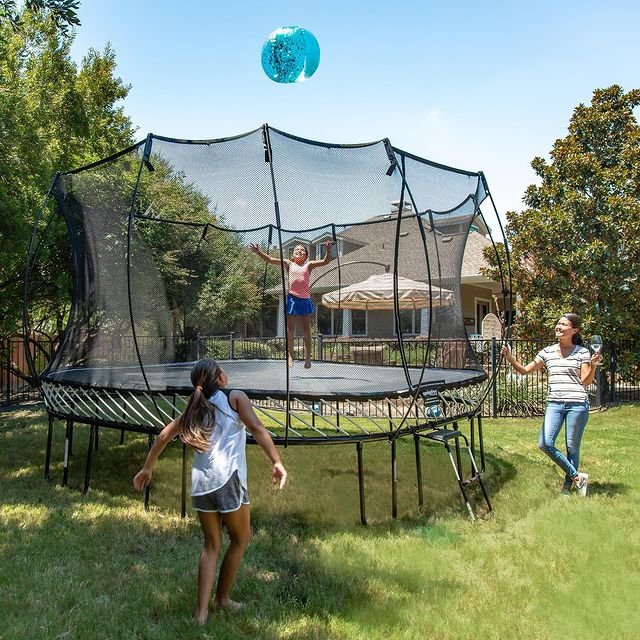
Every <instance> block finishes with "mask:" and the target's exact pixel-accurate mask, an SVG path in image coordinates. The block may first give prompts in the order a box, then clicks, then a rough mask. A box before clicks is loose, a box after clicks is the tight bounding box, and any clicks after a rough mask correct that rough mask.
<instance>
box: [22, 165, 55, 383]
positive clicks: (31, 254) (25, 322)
mask: <svg viewBox="0 0 640 640" xmlns="http://www.w3.org/2000/svg"><path fill="white" fill-rule="evenodd" d="M59 179H60V172H59V171H57V172H56V174H55V176H54V178H53V181H52V182H51V186H50V187H49V190H48V191H47V195H46V196H45V197H44V200H43V202H42V206H41V207H40V210H39V212H38V215H37V216H36V220H35V222H34V223H33V231H32V232H31V238H30V240H29V246H28V248H27V261H26V266H25V273H24V286H23V290H22V341H23V344H24V354H25V359H26V362H27V368H28V369H29V375H30V376H31V378H32V381H33V382H36V383H37V384H38V386H40V385H39V382H40V381H39V380H38V371H37V370H36V365H35V362H34V360H33V357H32V355H31V349H30V347H29V326H30V322H29V310H28V308H27V297H28V294H29V281H30V279H31V273H32V272H33V268H34V266H35V259H36V256H37V254H38V251H39V250H40V244H41V243H40V242H38V243H37V245H36V236H37V234H38V227H39V226H40V222H41V220H42V217H43V214H44V210H45V209H46V206H47V202H48V201H49V198H50V197H51V195H52V193H53V190H54V189H55V188H56V186H57V184H58V180H59ZM52 219H53V214H51V216H50V217H49V222H47V224H46V226H45V229H44V231H46V230H47V229H48V228H49V225H50V224H51V220H52Z"/></svg>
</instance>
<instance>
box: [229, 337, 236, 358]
mask: <svg viewBox="0 0 640 640" xmlns="http://www.w3.org/2000/svg"><path fill="white" fill-rule="evenodd" d="M234 359H235V340H234V339H233V331H232V332H231V333H230V334H229V360H234Z"/></svg>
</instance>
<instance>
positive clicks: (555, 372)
mask: <svg viewBox="0 0 640 640" xmlns="http://www.w3.org/2000/svg"><path fill="white" fill-rule="evenodd" d="M556 338H557V339H558V342H557V344H552V345H551V346H549V347H545V348H544V349H542V351H540V352H539V353H538V355H536V357H535V358H534V359H533V361H532V362H530V363H529V364H527V365H522V364H520V363H519V362H518V361H517V360H516V359H515V358H514V357H513V354H512V353H511V349H509V347H508V346H507V345H505V346H504V347H502V351H501V353H502V355H503V356H504V357H505V358H506V359H507V362H510V363H511V365H512V366H513V368H514V369H515V370H516V371H517V372H518V373H521V374H522V375H526V374H529V373H533V372H534V371H537V370H538V369H542V367H546V368H547V373H548V377H549V391H548V394H547V408H546V411H545V414H544V420H543V421H542V430H541V431H540V439H539V441H538V447H539V448H540V450H541V451H543V452H544V453H546V454H547V455H548V456H549V457H550V458H551V460H553V462H555V463H556V464H557V465H558V466H559V467H560V468H561V469H562V470H563V471H564V484H563V485H562V494H563V495H568V494H569V491H570V490H571V488H572V487H576V488H577V489H578V492H579V494H580V495H581V496H586V495H587V482H588V479H589V476H588V475H587V474H586V473H579V472H578V466H579V463H580V442H581V441H582V434H583V433H584V428H585V427H586V425H587V420H588V419H589V399H588V396H587V391H586V389H585V387H588V386H589V385H590V384H591V383H592V382H593V376H594V375H595V371H596V367H595V365H597V364H598V363H599V362H601V361H602V356H601V355H600V354H599V353H596V354H594V355H593V356H592V355H591V354H590V353H589V349H586V348H585V347H583V346H582V336H581V335H580V318H579V317H578V316H577V315H575V314H573V313H565V314H564V315H563V316H562V317H561V318H560V319H559V320H558V322H557V323H556ZM563 422H564V423H565V440H566V446H567V455H566V456H565V455H564V454H563V453H562V452H561V451H560V450H558V449H557V448H556V438H557V437H558V434H559V433H560V429H561V428H562V423H563Z"/></svg>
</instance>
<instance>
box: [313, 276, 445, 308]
mask: <svg viewBox="0 0 640 640" xmlns="http://www.w3.org/2000/svg"><path fill="white" fill-rule="evenodd" d="M453 301H454V299H453V292H452V291H449V289H441V288H439V287H434V286H431V289H429V285H428V284H427V283H425V282H418V281H417V280H410V279H409V278H403V277H401V276H398V304H399V306H400V309H422V308H424V307H428V306H429V304H431V305H432V306H433V307H443V306H447V305H451V304H453ZM322 304H323V305H324V306H325V307H329V308H330V309H337V308H340V309H371V310H376V311H389V310H393V274H392V273H383V274H381V275H374V276H370V277H369V278H367V279H366V280H363V281H362V282H356V283H354V284H351V285H349V286H348V287H343V288H342V289H336V291H331V292H329V293H325V294H324V295H323V296H322Z"/></svg>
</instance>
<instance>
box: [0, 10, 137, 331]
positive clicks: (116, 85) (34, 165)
mask: <svg viewBox="0 0 640 640" xmlns="http://www.w3.org/2000/svg"><path fill="white" fill-rule="evenodd" d="M63 4H65V3H63V2H58V3H26V5H27V7H28V6H30V5H34V6H35V8H36V9H37V8H38V6H49V5H51V7H53V5H56V6H59V7H61V6H63ZM67 4H68V5H69V6H71V5H73V6H75V4H74V3H67ZM36 5H37V6H36ZM6 7H7V3H6V2H5V3H4V4H3V5H2V10H4V11H5V12H6ZM0 15H4V14H2V13H1V11H0ZM18 22H19V25H20V28H19V29H18V30H16V29H14V28H13V26H12V24H11V22H10V21H8V20H4V19H1V20H0V203H1V204H0V207H1V215H0V336H3V335H7V334H10V333H13V332H15V331H17V330H18V329H19V327H20V323H21V307H22V284H23V279H24V268H25V256H26V251H27V246H28V242H29V238H30V236H31V232H32V229H33V224H34V220H35V218H36V216H37V214H38V212H39V211H40V209H41V207H42V203H43V201H44V199H45V195H46V193H47V190H48V189H49V186H50V185H51V182H52V180H53V177H54V175H55V172H56V171H58V170H64V169H69V168H72V167H75V166H79V165H82V164H85V163H87V162H90V161H93V160H97V159H98V158H101V157H103V156H104V155H107V154H109V153H113V152H115V151H117V150H119V149H121V148H123V147H126V146H128V145H129V144H131V141H132V138H133V127H132V125H131V122H130V120H129V119H128V118H127V117H126V116H125V115H124V112H123V109H122V107H121V106H119V104H118V103H119V102H120V101H121V100H123V99H124V98H125V97H126V95H127V93H128V91H129V87H128V86H126V85H125V84H123V82H122V81H121V80H120V79H119V78H117V77H115V75H114V71H115V65H116V61H115V54H114V53H113V51H112V50H111V49H110V48H109V47H107V48H106V49H105V50H104V52H102V53H99V52H97V51H94V50H91V51H89V53H88V54H87V55H86V57H85V58H84V60H83V61H82V63H81V65H80V68H79V69H78V68H77V66H76V64H75V63H74V62H73V61H72V60H71V57H70V53H69V51H70V46H71V42H72V36H71V35H69V34H68V33H67V32H66V31H65V30H61V29H60V28H59V27H58V25H57V24H56V21H55V19H54V18H53V17H52V16H51V15H49V14H48V13H47V11H44V10H34V11H30V10H29V9H28V8H25V9H24V10H23V11H22V12H21V13H20V14H19V21H18ZM70 271H71V269H70V251H69V241H68V238H67V235H66V230H65V229H64V225H63V224H62V222H61V221H60V220H54V221H53V224H52V225H51V226H50V228H49V229H48V231H47V242H46V244H44V245H43V250H42V254H41V256H40V259H39V261H38V265H37V269H36V270H35V272H34V274H33V277H32V284H33V287H32V290H33V291H34V292H36V294H37V296H36V297H35V298H34V300H33V302H34V305H35V306H34V309H33V311H34V316H33V318H34V320H35V321H36V322H38V321H39V322H40V323H41V324H42V326H43V327H44V326H45V325H47V324H48V325H50V326H53V328H54V329H56V328H57V329H60V328H61V326H62V323H63V321H64V318H65V314H66V312H67V311H68V302H69V299H70V286H71V285H70V278H69V273H70Z"/></svg>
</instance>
